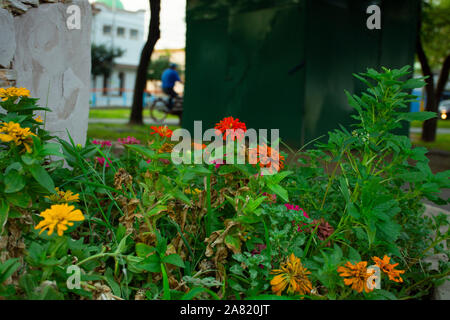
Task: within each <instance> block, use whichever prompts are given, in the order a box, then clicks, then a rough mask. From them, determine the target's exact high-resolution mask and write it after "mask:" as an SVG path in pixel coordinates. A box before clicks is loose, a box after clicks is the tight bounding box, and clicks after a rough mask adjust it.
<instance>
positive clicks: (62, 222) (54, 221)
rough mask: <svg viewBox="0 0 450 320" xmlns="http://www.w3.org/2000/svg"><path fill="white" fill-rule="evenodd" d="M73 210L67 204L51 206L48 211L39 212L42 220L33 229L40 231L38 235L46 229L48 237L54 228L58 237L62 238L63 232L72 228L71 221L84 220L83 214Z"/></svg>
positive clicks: (72, 207)
mask: <svg viewBox="0 0 450 320" xmlns="http://www.w3.org/2000/svg"><path fill="white" fill-rule="evenodd" d="M74 209H75V207H74V206H69V205H68V204H67V203H64V204H55V205H52V206H51V208H50V209H47V210H45V211H43V212H41V214H40V216H41V217H42V218H44V220H42V221H41V222H39V224H38V225H37V226H36V227H34V228H35V229H42V230H41V231H40V232H39V234H41V233H42V232H43V231H44V230H45V229H48V235H49V236H50V235H51V234H52V233H53V231H54V229H55V227H56V230H57V233H58V236H62V235H63V233H64V231H66V230H67V229H68V227H67V226H73V222H71V221H83V220H84V216H83V213H82V212H81V211H80V210H74Z"/></svg>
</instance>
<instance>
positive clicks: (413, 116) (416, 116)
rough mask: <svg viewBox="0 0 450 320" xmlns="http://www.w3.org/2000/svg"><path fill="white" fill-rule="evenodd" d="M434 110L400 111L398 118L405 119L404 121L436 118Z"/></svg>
mask: <svg viewBox="0 0 450 320" xmlns="http://www.w3.org/2000/svg"><path fill="white" fill-rule="evenodd" d="M436 117H437V115H436V112H430V111H421V112H408V113H402V114H401V115H400V116H399V117H398V120H406V121H425V120H428V119H432V118H436Z"/></svg>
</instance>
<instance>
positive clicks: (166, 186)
mask: <svg viewBox="0 0 450 320" xmlns="http://www.w3.org/2000/svg"><path fill="white" fill-rule="evenodd" d="M408 74H409V72H408V68H403V69H400V70H387V69H384V70H383V72H381V73H378V72H376V71H374V70H371V69H369V70H368V71H367V73H366V74H362V75H356V77H357V78H358V79H360V80H361V81H363V82H364V83H365V84H366V85H367V87H368V88H367V90H366V91H365V92H364V93H363V94H361V95H360V96H356V95H353V96H352V95H350V94H348V93H347V96H348V101H349V104H350V105H351V106H352V107H353V108H355V110H356V112H355V116H354V118H355V119H356V120H357V125H356V126H355V129H354V130H353V131H352V132H349V131H347V130H346V129H345V128H341V129H340V130H335V131H333V132H330V133H329V138H328V142H327V143H317V144H316V146H315V148H314V149H310V150H307V151H302V150H301V151H299V152H297V154H296V155H295V156H293V155H291V156H288V155H287V154H285V153H283V152H281V153H278V151H277V150H276V149H275V148H273V146H268V145H267V144H265V143H260V145H258V146H256V147H251V146H247V147H244V150H242V149H237V150H235V151H236V154H239V152H241V154H244V155H245V158H246V159H247V160H253V161H250V162H252V163H253V164H230V163H226V162H225V161H220V160H222V159H215V160H214V161H210V162H208V163H206V164H174V163H173V162H172V161H171V152H172V151H173V149H174V146H175V142H173V141H172V140H171V137H172V134H173V132H172V131H171V130H170V129H169V128H167V127H151V128H150V130H149V135H148V141H138V140H136V139H134V138H133V137H123V138H121V139H120V140H119V141H118V142H119V143H120V144H121V145H123V146H124V148H125V149H124V150H122V151H121V152H115V150H114V145H113V144H112V143H111V142H110V141H97V140H94V141H91V142H89V143H87V144H86V146H84V147H83V146H81V145H75V144H74V143H73V142H72V141H63V140H61V139H57V138H54V137H52V136H51V135H50V134H49V133H48V132H47V131H46V130H45V129H44V123H43V121H42V119H40V118H36V116H35V114H34V112H35V111H37V110H44V111H49V110H47V109H45V108H41V107H38V106H37V101H36V99H32V98H30V97H29V92H28V91H27V90H26V89H17V88H12V89H0V98H1V99H2V102H0V106H1V107H2V108H3V109H5V110H6V111H7V113H6V114H1V115H0V120H1V128H0V141H1V143H0V163H1V170H2V171H1V172H2V176H1V184H0V190H1V193H0V232H1V234H0V235H1V238H0V249H1V253H0V297H3V298H5V299H139V300H143V299H249V298H253V299H254V298H256V299H275V298H279V299H412V298H427V297H429V296H430V294H431V293H432V290H433V287H434V286H435V285H436V284H439V283H440V282H441V281H442V280H443V279H445V278H446V277H448V274H449V271H448V270H449V269H448V263H447V264H445V263H441V264H440V265H439V268H438V269H439V270H438V271H436V270H429V269H428V266H427V264H426V263H425V262H424V259H425V258H426V257H427V256H428V255H430V254H431V253H432V252H434V253H444V254H447V252H445V251H444V248H443V246H442V242H443V241H448V232H447V233H445V234H442V233H441V232H440V228H441V227H442V226H448V218H447V217H446V216H445V215H440V216H437V217H434V218H428V217H424V216H423V211H424V206H423V204H422V203H421V200H422V199H424V198H427V199H429V200H431V201H433V202H435V203H437V204H445V203H447V200H444V199H440V198H439V197H438V196H437V194H438V193H439V190H440V189H442V188H448V187H449V180H448V178H449V176H450V172H448V171H447V172H440V173H438V174H435V175H434V174H432V173H431V171H430V169H429V167H428V160H427V158H426V157H425V154H426V152H427V151H426V149H425V148H412V147H411V143H410V141H409V139H408V138H407V137H404V136H397V135H395V134H394V133H392V130H394V129H395V128H397V127H399V126H400V125H401V123H402V121H412V120H424V119H426V118H430V117H433V116H435V115H434V114H430V113H424V112H422V113H414V114H413V113H407V112H402V109H403V110H407V105H408V103H409V101H411V99H414V97H413V96H411V95H409V94H408V93H407V92H408V91H410V90H411V89H412V88H416V87H421V86H423V84H424V83H423V80H422V79H410V80H407V81H401V80H400V79H402V78H404V77H405V76H407V75H408ZM216 129H217V134H218V135H219V134H222V133H225V136H229V137H230V136H231V137H232V140H233V144H234V143H235V142H237V141H240V139H242V138H243V137H242V134H241V133H242V132H240V131H239V130H237V129H241V130H243V131H246V130H247V127H246V125H245V123H244V122H242V121H239V120H238V119H234V118H232V117H229V118H225V119H223V120H222V121H220V122H219V123H218V124H217V126H216ZM226 129H228V130H232V131H231V134H230V135H227V134H226ZM224 138H225V137H224ZM205 148H206V149H205ZM236 148H238V145H236ZM207 150H208V149H207V145H204V144H202V143H198V142H196V143H193V144H192V156H193V155H194V154H195V153H196V151H200V152H203V151H204V152H206V151H207ZM50 156H52V158H50ZM55 157H56V158H55ZM275 158H277V159H279V161H278V162H273V161H272V160H273V159H275ZM58 159H60V160H58ZM293 160H295V161H293ZM247 162H249V161H247ZM65 163H66V164H67V165H68V166H65V165H64V164H65ZM262 169H269V170H270V171H271V172H272V173H274V174H271V175H261V174H260V173H261V170H262Z"/></svg>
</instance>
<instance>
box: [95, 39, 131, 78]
mask: <svg viewBox="0 0 450 320" xmlns="http://www.w3.org/2000/svg"><path fill="white" fill-rule="evenodd" d="M124 53H125V51H124V50H123V49H121V48H114V49H112V48H108V47H106V46H105V45H103V44H102V45H96V44H92V46H91V65H92V71H91V73H92V74H93V75H94V76H100V75H104V76H105V77H109V76H110V74H111V71H112V69H113V67H114V59H116V58H120V57H121V56H122V55H123V54H124Z"/></svg>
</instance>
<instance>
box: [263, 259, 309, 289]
mask: <svg viewBox="0 0 450 320" xmlns="http://www.w3.org/2000/svg"><path fill="white" fill-rule="evenodd" d="M280 267H281V269H277V270H272V272H271V273H272V274H276V276H275V277H274V278H273V279H272V280H271V281H270V284H271V285H272V291H273V292H274V293H275V294H276V295H278V296H281V292H282V291H283V290H284V289H285V288H286V287H288V289H287V292H288V293H298V294H300V295H305V294H307V293H310V292H311V290H312V284H311V281H309V279H308V274H310V273H311V272H309V271H308V270H307V269H306V268H304V267H303V265H302V263H301V261H300V259H299V258H297V257H296V256H295V255H294V254H291V256H290V257H289V258H288V259H287V260H286V263H282V264H281V266H280Z"/></svg>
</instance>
